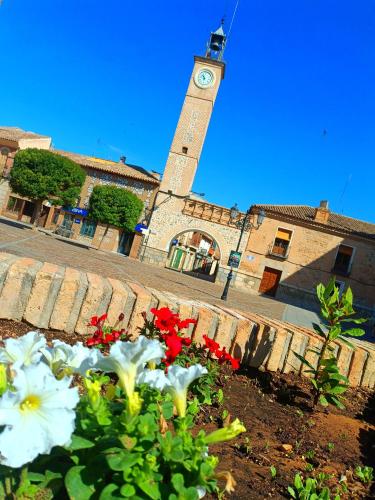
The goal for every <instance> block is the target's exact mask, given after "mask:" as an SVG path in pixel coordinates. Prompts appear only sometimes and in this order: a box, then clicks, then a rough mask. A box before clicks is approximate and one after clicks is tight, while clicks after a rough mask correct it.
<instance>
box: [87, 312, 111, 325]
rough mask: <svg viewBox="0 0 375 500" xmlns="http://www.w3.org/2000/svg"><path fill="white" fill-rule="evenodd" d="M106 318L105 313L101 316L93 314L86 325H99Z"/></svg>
mask: <svg viewBox="0 0 375 500" xmlns="http://www.w3.org/2000/svg"><path fill="white" fill-rule="evenodd" d="M106 319H107V315H106V314H103V315H102V316H93V317H92V318H91V321H90V323H89V324H88V326H100V325H101V324H102V323H104V321H105V320H106Z"/></svg>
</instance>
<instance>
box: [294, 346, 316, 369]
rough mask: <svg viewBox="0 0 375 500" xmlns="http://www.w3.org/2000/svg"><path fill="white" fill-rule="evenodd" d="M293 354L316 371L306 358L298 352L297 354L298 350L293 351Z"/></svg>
mask: <svg viewBox="0 0 375 500" xmlns="http://www.w3.org/2000/svg"><path fill="white" fill-rule="evenodd" d="M293 354H294V355H295V356H296V358H298V359H299V360H300V361H301V363H302V364H304V365H306V366H308V367H309V368H311V369H312V370H313V371H314V372H315V371H316V368H315V367H314V366H313V365H312V364H311V363H310V362H309V361H307V359H306V358H304V357H303V356H301V355H300V354H298V352H295V351H293Z"/></svg>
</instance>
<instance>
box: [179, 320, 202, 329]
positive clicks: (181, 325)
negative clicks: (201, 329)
mask: <svg viewBox="0 0 375 500" xmlns="http://www.w3.org/2000/svg"><path fill="white" fill-rule="evenodd" d="M196 322H197V320H196V319H193V318H188V319H183V320H182V321H179V322H178V323H177V328H178V330H184V329H185V328H189V325H195V324H196Z"/></svg>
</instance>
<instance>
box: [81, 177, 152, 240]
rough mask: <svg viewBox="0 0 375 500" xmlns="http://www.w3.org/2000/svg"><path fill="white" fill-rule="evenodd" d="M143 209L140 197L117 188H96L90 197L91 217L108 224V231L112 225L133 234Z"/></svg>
mask: <svg viewBox="0 0 375 500" xmlns="http://www.w3.org/2000/svg"><path fill="white" fill-rule="evenodd" d="M142 209H143V202H142V200H140V199H139V198H138V196H136V195H135V194H134V193H132V192H131V191H128V190H126V189H122V188H119V187H116V186H95V187H94V189H93V191H92V194H91V197H90V217H91V218H92V219H93V220H95V221H98V222H102V223H103V224H107V230H108V226H110V225H112V226H116V227H120V228H122V229H125V230H126V231H129V232H133V231H134V227H135V225H136V224H137V222H138V220H139V217H140V215H141V213H142ZM103 238H104V236H103Z"/></svg>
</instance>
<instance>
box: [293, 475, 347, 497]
mask: <svg viewBox="0 0 375 500" xmlns="http://www.w3.org/2000/svg"><path fill="white" fill-rule="evenodd" d="M321 479H322V478H321ZM325 479H327V477H326V478H324V480H323V481H322V480H321V481H317V480H316V479H314V478H312V477H308V478H306V480H305V481H304V480H303V478H302V477H301V475H300V474H296V475H295V477H294V484H293V486H288V493H289V495H290V496H291V498H294V499H296V500H330V498H331V493H330V489H329V488H328V486H324V485H323V484H322V483H323V482H324V481H325ZM334 500H340V496H339V495H335V496H334Z"/></svg>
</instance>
